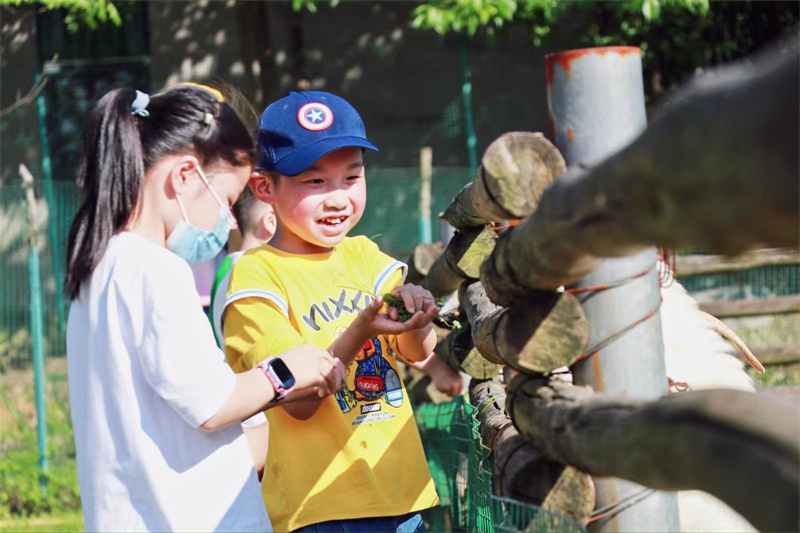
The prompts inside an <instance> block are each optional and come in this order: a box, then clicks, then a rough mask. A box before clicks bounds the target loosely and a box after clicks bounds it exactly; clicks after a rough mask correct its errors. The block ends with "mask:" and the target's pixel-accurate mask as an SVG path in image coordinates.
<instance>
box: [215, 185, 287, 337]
mask: <svg viewBox="0 0 800 533" xmlns="http://www.w3.org/2000/svg"><path fill="white" fill-rule="evenodd" d="M233 216H234V217H236V223H237V225H238V226H239V231H240V232H241V234H242V243H241V248H240V249H239V250H237V251H235V252H231V253H229V254H228V255H227V256H226V257H225V259H223V260H222V263H220V265H219V268H218V269H217V272H216V274H215V275H214V283H213V285H212V286H211V305H210V306H209V309H208V310H209V320H211V325H212V326H213V328H214V336H215V337H216V339H217V344H218V345H219V346H220V347H222V339H223V333H222V313H223V311H224V309H225V305H226V302H225V295H226V293H227V292H228V283H229V282H230V278H231V272H232V271H233V265H234V264H236V261H238V260H239V258H240V257H242V255H243V254H244V253H245V252H246V251H248V250H251V249H253V248H256V247H258V246H261V245H262V244H266V243H268V242H269V240H270V239H271V238H272V236H273V235H274V234H275V224H276V221H275V211H274V210H273V209H272V206H271V205H270V204H268V203H266V202H262V201H261V200H259V199H258V198H256V197H255V196H253V193H252V192H251V191H250V189H249V188H247V187H245V189H244V190H243V191H242V194H241V196H239V200H237V201H236V203H235V204H234V205H233Z"/></svg>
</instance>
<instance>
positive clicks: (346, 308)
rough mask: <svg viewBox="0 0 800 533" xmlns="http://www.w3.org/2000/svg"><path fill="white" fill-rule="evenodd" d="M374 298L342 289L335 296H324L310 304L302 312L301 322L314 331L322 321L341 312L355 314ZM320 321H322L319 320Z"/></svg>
mask: <svg viewBox="0 0 800 533" xmlns="http://www.w3.org/2000/svg"><path fill="white" fill-rule="evenodd" d="M372 300H374V298H373V297H372V296H371V295H369V294H366V293H364V292H362V291H350V292H348V291H347V289H342V290H341V291H340V292H339V296H338V297H337V298H330V297H328V298H324V299H322V300H320V301H319V302H317V303H314V304H311V305H310V306H309V308H308V311H307V312H306V313H305V314H303V323H304V324H305V325H306V326H307V327H309V328H311V329H312V330H314V331H319V330H320V329H321V325H322V322H332V321H334V320H336V319H338V318H339V316H340V315H341V314H342V313H347V314H348V315H357V314H358V313H359V312H360V311H361V310H362V309H364V308H365V307H367V306H368V305H369V304H370V302H371V301H372ZM321 321H322V322H321Z"/></svg>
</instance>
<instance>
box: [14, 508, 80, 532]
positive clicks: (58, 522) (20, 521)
mask: <svg viewBox="0 0 800 533" xmlns="http://www.w3.org/2000/svg"><path fill="white" fill-rule="evenodd" d="M5 531H20V532H23V531H41V532H44V531H48V532H49V531H83V516H82V515H81V513H80V511H74V512H70V513H62V514H53V515H39V516H34V517H25V518H12V519H6V520H0V532H5Z"/></svg>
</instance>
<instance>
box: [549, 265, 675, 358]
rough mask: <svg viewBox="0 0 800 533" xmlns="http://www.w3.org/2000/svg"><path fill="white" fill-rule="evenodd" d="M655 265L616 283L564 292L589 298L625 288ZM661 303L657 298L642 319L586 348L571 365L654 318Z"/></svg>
mask: <svg viewBox="0 0 800 533" xmlns="http://www.w3.org/2000/svg"><path fill="white" fill-rule="evenodd" d="M656 264H657V263H656V262H654V263H653V264H651V265H650V266H649V267H647V268H646V269H644V270H642V271H641V272H637V273H636V274H633V275H631V276H628V277H625V278H622V279H619V280H616V281H612V282H609V283H603V284H601V285H590V286H588V287H576V288H572V289H566V290H565V291H564V292H567V293H570V294H588V295H589V296H591V295H593V294H596V293H599V292H603V291H607V290H609V289H616V288H618V287H622V286H625V285H627V284H629V283H632V282H633V281H635V280H637V279H640V278H643V277H644V276H646V275H647V274H649V273H650V272H651V271H652V270H653V269H654V268H655V267H656ZM662 301H663V300H662V299H661V297H660V296H659V298H658V303H657V304H656V306H655V307H654V308H653V309H651V310H650V311H648V312H647V313H646V314H645V315H644V316H643V317H642V318H639V319H638V320H635V321H633V322H632V323H630V324H628V325H626V326H625V327H623V328H621V329H620V330H619V331H615V332H614V333H612V334H611V335H609V336H608V337H606V338H605V339H603V340H601V341H600V342H598V343H596V344H595V345H594V346H591V347H590V348H588V349H587V350H586V352H584V353H583V354H582V355H580V356H579V357H578V358H577V359H575V361H574V362H573V364H575V363H578V362H580V361H584V360H586V359H588V358H590V357H591V356H593V355H594V354H596V353H597V352H599V351H600V350H602V349H603V348H605V347H606V346H608V345H609V344H611V343H612V342H614V341H615V340H617V339H619V338H620V337H622V336H623V335H625V334H626V333H628V332H629V331H631V330H632V329H633V328H635V327H636V326H638V325H639V324H641V323H642V322H646V321H647V320H649V319H651V318H652V317H654V316H655V315H656V313H658V310H659V309H660V308H661V302H662Z"/></svg>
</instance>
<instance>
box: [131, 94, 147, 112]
mask: <svg viewBox="0 0 800 533" xmlns="http://www.w3.org/2000/svg"><path fill="white" fill-rule="evenodd" d="M149 104H150V95H149V94H147V93H143V92H142V91H136V98H134V100H133V103H132V104H131V113H132V114H134V115H137V116H140V117H149V116H150V111H148V110H147V106H148V105H149Z"/></svg>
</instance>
